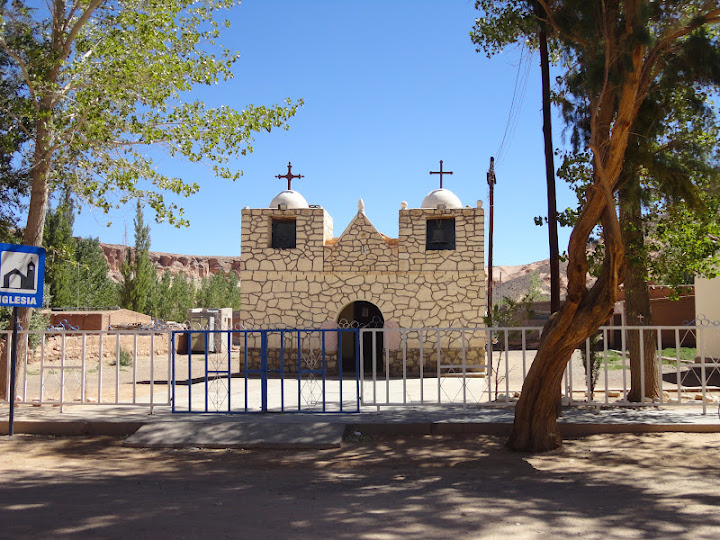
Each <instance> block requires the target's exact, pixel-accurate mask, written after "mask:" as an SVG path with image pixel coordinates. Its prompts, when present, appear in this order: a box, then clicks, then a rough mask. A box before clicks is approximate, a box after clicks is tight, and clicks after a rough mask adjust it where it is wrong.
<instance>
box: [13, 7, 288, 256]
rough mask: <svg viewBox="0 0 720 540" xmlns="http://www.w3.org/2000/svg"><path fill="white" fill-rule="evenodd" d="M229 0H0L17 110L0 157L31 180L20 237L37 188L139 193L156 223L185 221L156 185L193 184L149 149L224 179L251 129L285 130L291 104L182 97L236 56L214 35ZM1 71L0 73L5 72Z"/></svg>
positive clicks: (247, 147) (32, 238)
mask: <svg viewBox="0 0 720 540" xmlns="http://www.w3.org/2000/svg"><path fill="white" fill-rule="evenodd" d="M237 4H239V0H205V1H203V2H196V1H195V0H123V1H121V2H104V1H102V0H88V1H84V2H47V3H43V2H41V3H38V2H25V1H22V0H15V1H13V2H2V4H0V50H2V51H3V53H4V54H5V56H4V58H5V60H4V61H6V62H7V64H9V65H7V66H6V69H3V71H4V73H6V74H12V75H13V76H15V77H16V79H15V82H16V86H15V87H12V88H10V92H12V93H14V94H15V95H20V96H22V97H23V99H24V101H22V104H23V107H22V113H23V114H14V115H8V116H6V117H3V118H4V119H5V121H6V124H7V127H3V128H0V130H2V129H5V130H7V131H8V132H9V131H13V132H23V133H25V134H26V136H27V141H28V142H27V144H20V145H18V144H17V142H16V141H11V147H10V148H11V150H10V151H11V152H13V155H12V161H13V162H14V163H23V164H27V165H28V167H27V169H28V170H29V171H31V175H32V188H31V196H32V198H31V202H30V207H29V213H28V222H27V226H26V229H25V239H26V241H27V242H32V243H39V242H40V241H41V238H42V231H43V224H44V213H45V208H46V203H47V200H48V194H49V193H52V192H53V191H55V190H57V189H64V188H69V189H70V190H71V191H72V193H73V194H74V196H75V197H76V198H77V199H78V200H81V201H82V202H83V204H89V205H92V206H95V207H98V208H100V209H102V210H104V211H105V212H109V211H110V210H111V209H112V208H117V207H119V206H120V205H123V204H125V203H126V202H128V201H130V200H133V199H138V200H143V201H145V203H146V204H148V205H149V206H150V207H151V208H152V209H153V210H154V212H155V219H156V220H157V221H159V222H161V221H167V222H169V223H171V224H173V225H176V226H183V225H187V224H188V222H187V220H186V219H185V218H184V215H183V211H182V208H180V207H179V206H178V205H177V204H176V203H175V202H170V201H168V200H166V198H165V194H172V195H179V196H188V195H190V194H192V193H194V192H196V191H197V190H198V185H197V184H196V183H193V182H188V181H185V180H183V179H181V178H173V177H170V176H167V175H165V174H163V173H162V172H161V171H159V170H158V169H157V168H156V167H155V165H154V163H153V158H152V157H150V156H152V155H153V152H151V151H148V147H153V148H157V149H162V150H164V151H166V152H167V153H168V154H169V155H170V156H171V157H184V158H185V159H187V160H189V161H191V162H202V163H206V164H207V165H208V166H209V167H210V168H211V169H212V171H213V172H214V174H215V175H216V176H219V177H221V178H228V179H236V178H238V177H239V176H240V175H241V172H239V171H235V170H233V169H231V167H230V163H231V160H233V159H234V158H236V157H239V156H244V155H246V154H247V153H249V152H252V150H253V146H252V144H253V137H254V134H255V133H256V132H265V131H271V130H272V129H273V128H283V129H287V121H288V120H289V118H291V117H292V116H293V115H295V113H296V111H297V108H298V107H299V106H300V105H302V102H301V101H298V102H291V101H290V100H285V103H284V104H282V105H274V106H270V107H266V106H255V105H248V106H246V107H245V108H244V109H243V110H235V109H233V108H231V107H229V106H226V105H223V106H220V107H217V108H209V107H206V106H205V105H204V103H202V102H201V101H192V100H189V99H187V97H186V96H187V94H188V92H189V91H191V90H193V89H194V88H196V87H197V86H198V85H215V84H218V83H220V82H223V81H226V80H228V79H230V78H232V76H233V75H232V72H231V67H232V65H233V64H234V62H235V61H236V60H237V58H238V54H237V53H235V52H232V51H230V50H228V49H227V48H225V47H223V46H222V45H221V43H220V34H221V31H220V30H221V28H224V27H227V26H228V24H227V21H223V20H222V12H223V11H224V10H226V9H230V8H232V7H233V6H235V5H237ZM5 80H7V77H5Z"/></svg>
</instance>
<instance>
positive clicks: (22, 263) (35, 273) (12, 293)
mask: <svg viewBox="0 0 720 540" xmlns="http://www.w3.org/2000/svg"><path fill="white" fill-rule="evenodd" d="M44 276H45V249H44V248H41V247H34V246H18V245H14V244H2V243H0V306H8V307H12V308H13V315H12V354H11V359H10V392H9V397H10V412H9V415H8V435H13V434H14V432H15V385H16V375H17V343H18V311H19V308H21V307H26V308H31V307H41V306H42V302H43V278H44Z"/></svg>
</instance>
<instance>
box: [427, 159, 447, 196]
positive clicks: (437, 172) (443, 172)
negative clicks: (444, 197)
mask: <svg viewBox="0 0 720 540" xmlns="http://www.w3.org/2000/svg"><path fill="white" fill-rule="evenodd" d="M442 165H443V162H442V159H441V160H440V170H439V171H430V174H439V175H440V189H442V175H443V174H452V171H443V170H442Z"/></svg>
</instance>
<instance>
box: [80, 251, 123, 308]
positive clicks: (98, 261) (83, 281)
mask: <svg viewBox="0 0 720 540" xmlns="http://www.w3.org/2000/svg"><path fill="white" fill-rule="evenodd" d="M75 261H76V279H77V287H76V293H77V302H78V305H80V306H82V307H86V308H104V307H110V306H115V305H117V288H116V286H115V284H114V283H113V282H112V280H111V279H110V278H109V277H108V263H107V259H106V258H105V255H104V254H103V250H102V248H101V247H100V240H98V239H97V238H78V239H77V240H76V245H75Z"/></svg>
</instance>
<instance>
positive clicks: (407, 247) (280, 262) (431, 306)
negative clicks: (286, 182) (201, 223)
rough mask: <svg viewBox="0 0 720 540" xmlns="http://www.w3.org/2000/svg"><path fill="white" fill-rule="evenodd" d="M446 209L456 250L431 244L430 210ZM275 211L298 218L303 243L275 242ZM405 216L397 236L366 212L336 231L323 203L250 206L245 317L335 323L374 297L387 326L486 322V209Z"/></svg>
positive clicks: (283, 324)
mask: <svg viewBox="0 0 720 540" xmlns="http://www.w3.org/2000/svg"><path fill="white" fill-rule="evenodd" d="M439 216H442V217H454V218H455V227H456V249H455V250H439V251H426V250H425V235H426V226H427V225H426V222H427V219H429V218H434V217H439ZM273 217H282V218H288V217H294V218H295V219H296V223H297V248H295V249H273V248H271V247H270V241H271V239H270V235H271V222H272V218H273ZM399 219H400V235H399V238H398V240H393V239H388V238H386V237H384V236H383V235H381V234H380V233H379V232H378V231H377V230H376V229H375V227H374V226H373V225H372V223H370V221H369V220H368V219H367V217H366V216H365V215H364V214H363V213H358V214H357V215H356V216H355V218H354V219H353V221H352V222H351V223H350V225H348V227H347V229H346V230H345V232H344V233H343V234H342V235H341V236H340V238H338V239H335V240H330V238H329V236H331V234H332V229H331V227H332V225H331V223H332V220H331V219H329V216H327V214H326V213H325V211H324V210H323V209H322V208H306V209H296V210H284V211H282V210H274V209H259V210H247V209H246V210H243V212H242V256H241V260H242V263H243V264H242V271H241V276H240V277H241V281H242V295H243V301H242V307H241V314H240V315H241V319H242V323H243V324H244V325H245V327H246V328H252V329H270V328H306V329H312V328H334V327H335V326H336V321H337V317H338V314H339V313H340V312H341V311H342V310H343V308H345V307H346V306H347V305H349V304H351V303H353V302H357V301H366V302H371V303H372V304H374V305H376V306H377V307H378V308H379V309H380V311H381V313H382V315H383V318H384V319H385V322H386V326H387V325H388V323H391V325H393V326H395V327H400V328H422V327H479V326H482V324H483V323H482V318H483V315H484V312H485V271H484V249H483V239H484V212H483V210H482V208H462V209H454V210H429V209H419V210H418V209H415V210H400V217H399ZM328 223H330V226H329V227H328ZM408 345H409V346H412V345H413V344H412V343H408ZM474 346H477V344H474ZM394 358H396V356H394ZM394 361H396V360H394ZM392 371H397V370H396V369H394V368H393V369H392Z"/></svg>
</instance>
